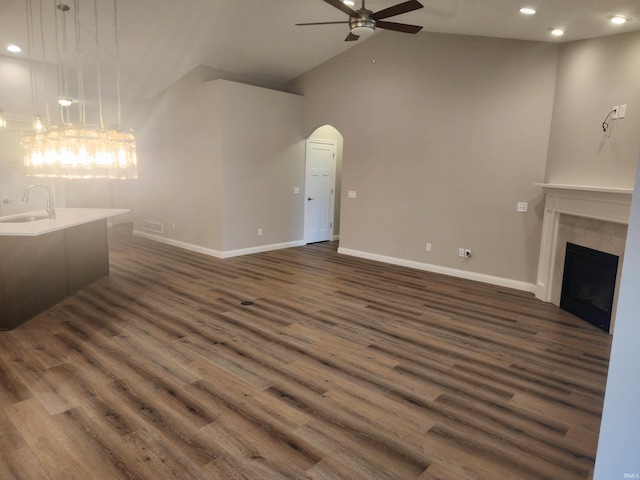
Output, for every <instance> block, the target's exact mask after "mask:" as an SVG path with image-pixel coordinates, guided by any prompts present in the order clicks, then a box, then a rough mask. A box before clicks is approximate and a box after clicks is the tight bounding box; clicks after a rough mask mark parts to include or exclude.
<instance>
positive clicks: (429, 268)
mask: <svg viewBox="0 0 640 480" xmlns="http://www.w3.org/2000/svg"><path fill="white" fill-rule="evenodd" d="M338 253H341V254H344V255H350V256H352V257H359V258H365V259H367V260H375V261H377V262H383V263H390V264H392V265H398V266H401V267H409V268H415V269H417V270H424V271H426V272H432V273H441V274H443V275H449V276H451V277H457V278H464V279H466V280H474V281H476V282H483V283H488V284H491V285H498V286H500V287H507V288H513V289H516V290H522V291H525V292H531V293H535V291H536V286H535V284H533V283H527V282H521V281H519V280H512V279H510V278H503V277H496V276H493V275H486V274H484V273H476V272H469V271H466V270H459V269H457V268H449V267H441V266H439V265H432V264H430V263H423V262H416V261H414V260H405V259H403V258H395V257H387V256H385V255H378V254H376V253H369V252H362V251H359V250H351V249H349V248H342V247H339V248H338Z"/></svg>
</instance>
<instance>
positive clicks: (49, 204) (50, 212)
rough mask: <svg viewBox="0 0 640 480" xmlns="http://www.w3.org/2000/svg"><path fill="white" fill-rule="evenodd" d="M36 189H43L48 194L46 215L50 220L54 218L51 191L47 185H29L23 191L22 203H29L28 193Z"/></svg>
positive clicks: (54, 210) (54, 211) (54, 212)
mask: <svg viewBox="0 0 640 480" xmlns="http://www.w3.org/2000/svg"><path fill="white" fill-rule="evenodd" d="M36 187H40V188H44V189H45V190H46V191H47V193H48V194H49V197H48V198H47V214H48V215H49V218H51V219H54V218H56V209H55V207H54V206H53V191H52V190H51V188H49V187H48V186H47V185H42V184H37V185H29V186H28V187H27V189H26V190H25V191H24V195H23V196H22V201H23V202H25V203H27V202H28V201H29V192H30V191H31V190H33V189H34V188H36Z"/></svg>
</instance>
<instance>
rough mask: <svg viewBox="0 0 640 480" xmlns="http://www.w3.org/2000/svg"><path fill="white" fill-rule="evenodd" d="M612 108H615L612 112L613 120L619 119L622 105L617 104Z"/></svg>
mask: <svg viewBox="0 0 640 480" xmlns="http://www.w3.org/2000/svg"><path fill="white" fill-rule="evenodd" d="M611 110H613V113H612V114H611V120H617V119H618V112H620V105H615V106H614V107H613V108H612V109H611Z"/></svg>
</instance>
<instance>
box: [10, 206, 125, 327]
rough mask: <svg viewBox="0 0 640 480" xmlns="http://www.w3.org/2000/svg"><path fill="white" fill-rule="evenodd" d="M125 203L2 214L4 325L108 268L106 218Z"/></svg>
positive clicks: (50, 303) (33, 313) (15, 323)
mask: <svg viewBox="0 0 640 480" xmlns="http://www.w3.org/2000/svg"><path fill="white" fill-rule="evenodd" d="M127 212H128V210H124V209H96V208H57V209H56V218H55V219H51V218H42V219H40V220H35V221H30V222H22V223H11V221H12V220H15V219H18V217H26V216H31V217H34V218H37V217H41V216H45V217H46V215H47V214H46V212H42V211H36V212H28V213H23V214H18V215H11V216H8V217H0V330H9V329H13V328H15V327H17V326H19V325H21V324H23V323H24V322H26V321H27V320H29V319H30V318H32V317H34V316H36V315H37V314H39V313H41V312H42V311H44V310H46V309H47V308H49V307H51V306H53V305H55V304H56V303H58V302H59V301H60V300H63V299H64V298H66V297H67V296H69V295H70V294H72V293H73V292H75V291H77V290H80V289H81V288H84V287H86V286H87V285H89V284H91V283H93V282H95V281H96V280H98V279H100V278H102V277H104V276H106V275H108V274H109V250H108V244H107V219H108V218H111V217H114V216H116V215H120V214H123V213H127Z"/></svg>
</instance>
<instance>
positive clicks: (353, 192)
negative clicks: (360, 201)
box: [347, 190, 358, 198]
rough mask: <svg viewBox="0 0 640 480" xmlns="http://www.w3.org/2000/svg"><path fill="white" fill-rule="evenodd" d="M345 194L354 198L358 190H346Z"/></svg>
mask: <svg viewBox="0 0 640 480" xmlns="http://www.w3.org/2000/svg"><path fill="white" fill-rule="evenodd" d="M347 196H348V197H349V198H356V197H357V196H358V192H356V191H355V190H349V191H348V192H347Z"/></svg>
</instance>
